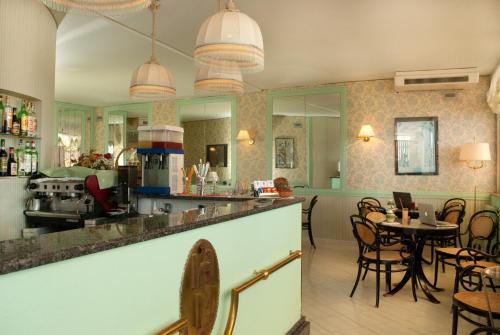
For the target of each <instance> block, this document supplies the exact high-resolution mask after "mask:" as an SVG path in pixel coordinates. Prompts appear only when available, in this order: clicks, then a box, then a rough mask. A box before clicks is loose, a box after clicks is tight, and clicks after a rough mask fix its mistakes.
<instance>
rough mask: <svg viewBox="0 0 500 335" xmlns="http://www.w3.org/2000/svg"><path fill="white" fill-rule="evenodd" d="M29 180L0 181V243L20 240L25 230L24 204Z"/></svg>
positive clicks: (14, 178)
mask: <svg viewBox="0 0 500 335" xmlns="http://www.w3.org/2000/svg"><path fill="white" fill-rule="evenodd" d="M27 182H28V178H23V177H21V178H17V177H2V178H1V179H0V241H3V240H10V239H14V238H20V237H21V235H22V229H23V228H25V219H24V214H23V211H24V204H25V202H26V198H27V196H28V194H27V192H26V190H25V187H26V183H27Z"/></svg>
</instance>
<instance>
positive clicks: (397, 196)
mask: <svg viewBox="0 0 500 335" xmlns="http://www.w3.org/2000/svg"><path fill="white" fill-rule="evenodd" d="M392 196H393V198H394V202H395V203H396V207H397V208H398V209H403V208H408V209H410V208H411V203H412V201H411V194H410V193H407V192H392Z"/></svg>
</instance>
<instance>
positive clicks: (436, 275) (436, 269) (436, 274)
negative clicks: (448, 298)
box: [434, 253, 439, 286]
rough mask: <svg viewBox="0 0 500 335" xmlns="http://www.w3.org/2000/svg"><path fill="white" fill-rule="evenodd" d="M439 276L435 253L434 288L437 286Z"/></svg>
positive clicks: (437, 259) (437, 258)
mask: <svg viewBox="0 0 500 335" xmlns="http://www.w3.org/2000/svg"><path fill="white" fill-rule="evenodd" d="M438 274H439V255H438V254H437V253H436V263H434V286H437V282H438Z"/></svg>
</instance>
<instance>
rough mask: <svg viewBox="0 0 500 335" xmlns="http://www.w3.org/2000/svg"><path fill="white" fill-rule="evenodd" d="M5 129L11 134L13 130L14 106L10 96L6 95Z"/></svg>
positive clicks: (5, 131)
mask: <svg viewBox="0 0 500 335" xmlns="http://www.w3.org/2000/svg"><path fill="white" fill-rule="evenodd" d="M3 130H4V133H6V134H10V133H11V131H12V106H11V105H10V101H9V97H5V106H4V114H3Z"/></svg>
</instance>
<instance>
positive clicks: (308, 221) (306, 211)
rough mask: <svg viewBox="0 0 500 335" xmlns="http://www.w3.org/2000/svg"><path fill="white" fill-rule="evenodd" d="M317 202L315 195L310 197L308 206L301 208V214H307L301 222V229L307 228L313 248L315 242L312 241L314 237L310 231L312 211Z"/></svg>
mask: <svg viewBox="0 0 500 335" xmlns="http://www.w3.org/2000/svg"><path fill="white" fill-rule="evenodd" d="M317 202H318V196H317V195H315V196H314V197H313V198H312V199H311V202H310V203H309V208H307V209H303V210H302V214H306V215H307V219H306V221H303V222H302V230H307V232H308V233H309V242H311V245H312V246H313V248H314V249H316V244H315V243H314V238H313V233H312V213H313V209H314V206H316V203H317Z"/></svg>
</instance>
